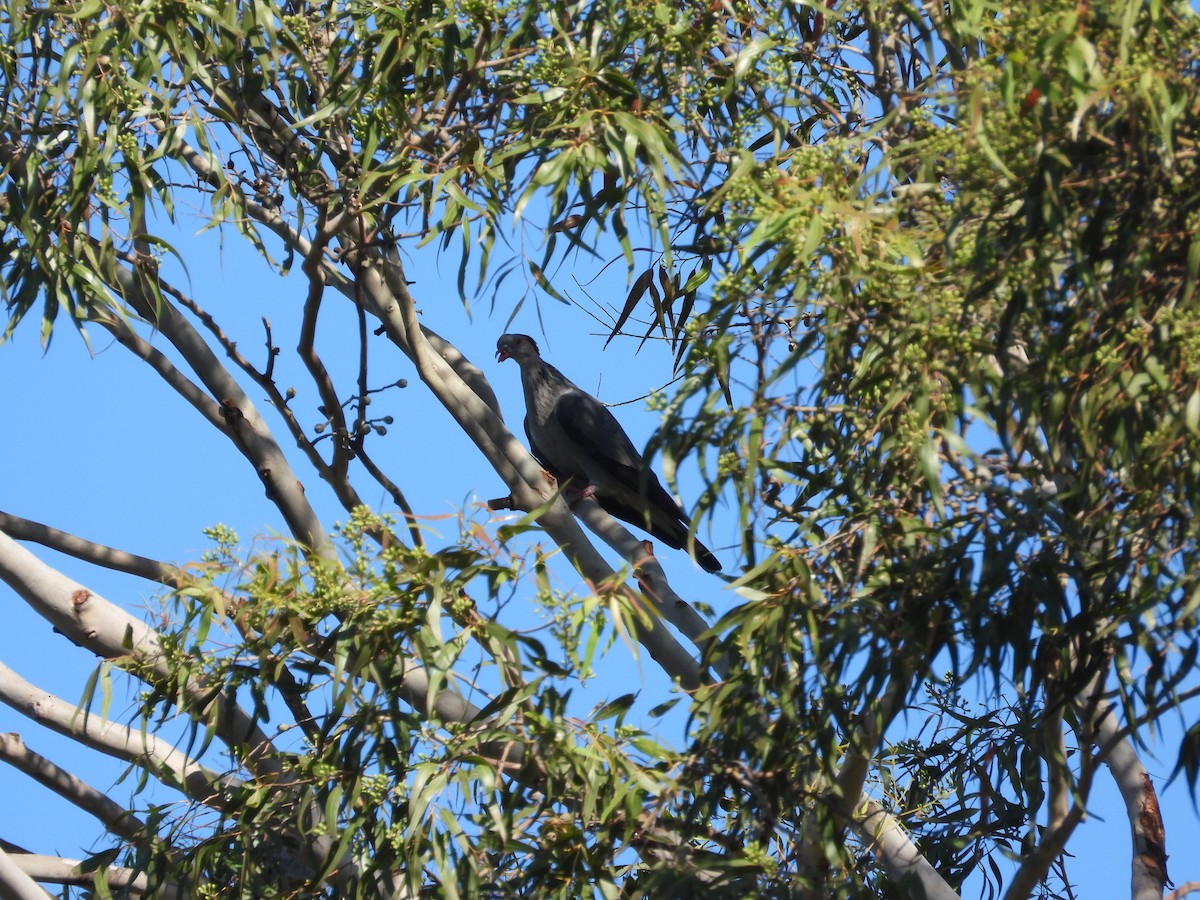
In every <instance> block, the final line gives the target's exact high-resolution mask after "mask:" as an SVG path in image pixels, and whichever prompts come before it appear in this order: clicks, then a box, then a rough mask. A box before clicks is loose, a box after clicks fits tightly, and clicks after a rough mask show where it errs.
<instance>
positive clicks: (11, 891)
mask: <svg viewBox="0 0 1200 900" xmlns="http://www.w3.org/2000/svg"><path fill="white" fill-rule="evenodd" d="M0 895H3V897H4V900H46V898H48V897H49V896H50V894H48V893H46V891H44V890H42V889H41V888H40V887H38V886H37V882H36V881H34V880H33V879H32V878H31V877H30V876H29V875H28V874H26V873H25V871H24V870H22V868H21V867H20V866H19V865H17V863H16V859H15V858H14V857H13V856H12V855H10V854H9V853H7V852H5V851H4V850H0Z"/></svg>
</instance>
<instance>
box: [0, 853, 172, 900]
mask: <svg viewBox="0 0 1200 900" xmlns="http://www.w3.org/2000/svg"><path fill="white" fill-rule="evenodd" d="M9 857H10V859H11V860H12V862H13V864H14V865H16V867H17V868H18V869H20V870H21V871H22V872H24V873H25V874H26V875H27V876H29V877H30V878H31V879H33V880H34V881H40V882H46V883H47V884H65V885H79V886H82V887H93V886H95V884H96V873H95V871H90V870H89V871H84V869H83V865H84V863H83V861H82V860H78V859H65V858H63V857H59V856H43V855H41V854H37V853H21V854H17V853H13V854H9ZM104 882H105V883H106V884H107V885H108V886H109V887H110V888H117V889H119V890H121V891H128V892H129V893H131V894H137V895H143V894H148V893H150V892H151V886H150V879H149V878H148V877H146V875H145V874H143V873H141V872H138V871H137V870H136V869H126V868H123V867H121V866H105V867H104ZM154 895H155V896H160V897H163V898H171V900H187V898H188V897H190V896H191V894H189V893H188V892H187V891H185V890H184V889H183V888H181V887H179V886H178V885H173V884H162V885H159V886H157V887H156V888H155V889H154ZM41 896H42V897H43V898H45V897H46V896H47V895H46V894H42V895H41Z"/></svg>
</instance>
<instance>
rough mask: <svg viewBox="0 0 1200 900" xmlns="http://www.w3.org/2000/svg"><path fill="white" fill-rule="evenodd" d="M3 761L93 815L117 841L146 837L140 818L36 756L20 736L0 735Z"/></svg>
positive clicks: (63, 770) (68, 773)
mask: <svg viewBox="0 0 1200 900" xmlns="http://www.w3.org/2000/svg"><path fill="white" fill-rule="evenodd" d="M0 759H2V760H4V761H5V762H6V763H8V764H9V765H12V766H14V767H15V768H17V769H20V770H21V771H22V772H24V773H25V774H26V775H28V776H29V777H30V778H33V779H34V780H36V781H38V782H39V783H40V784H43V785H45V786H46V787H48V788H50V790H52V791H54V792H55V793H56V794H58V795H59V796H60V797H65V798H66V799H67V800H70V801H71V802H72V803H74V804H75V805H76V806H78V807H79V808H80V809H82V810H83V811H84V812H88V813H91V814H92V815H93V816H95V817H96V818H97V819H99V820H100V821H101V822H102V823H104V827H105V829H106V830H108V831H110V832H112V833H113V834H115V835H117V836H118V837H121V838H124V839H125V840H127V841H130V842H134V841H136V840H138V839H139V837H143V836H144V835H145V833H146V824H145V823H144V822H142V821H141V820H140V819H138V817H137V816H135V815H134V814H133V813H131V812H129V810H127V809H126V808H125V807H123V806H121V805H120V804H119V803H117V802H116V801H114V800H111V799H109V797H108V796H106V795H105V794H103V793H101V792H100V791H98V790H96V789H95V788H94V787H92V786H91V785H90V784H88V783H87V782H84V781H81V780H80V779H78V778H76V777H75V776H74V775H72V774H71V773H70V772H68V771H67V770H66V769H63V768H60V767H59V766H57V765H55V764H54V763H52V762H51V761H50V760H48V759H46V757H44V756H41V755H40V754H37V753H34V752H33V751H32V750H30V749H29V748H28V747H27V746H26V745H25V742H24V741H23V740H21V736H20V735H19V734H14V733H10V734H0Z"/></svg>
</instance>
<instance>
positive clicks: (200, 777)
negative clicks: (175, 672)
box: [0, 663, 242, 809]
mask: <svg viewBox="0 0 1200 900" xmlns="http://www.w3.org/2000/svg"><path fill="white" fill-rule="evenodd" d="M0 702H3V703H6V704H8V705H9V706H11V707H12V708H13V709H15V710H17V711H18V712H20V713H21V714H22V715H24V716H26V717H28V718H30V719H32V720H33V721H35V722H37V723H38V724H40V725H44V726H45V727H46V728H49V729H50V730H51V731H56V732H58V733H59V734H63V735H66V736H67V737H70V738H73V739H74V740H76V741H78V742H79V743H81V744H83V745H84V746H85V747H90V748H91V749H93V750H99V751H100V752H101V753H105V754H107V755H108V756H115V757H116V758H117V759H123V760H125V761H126V762H132V763H135V764H137V765H139V766H141V767H142V768H145V769H148V770H149V771H150V772H151V773H152V774H153V775H154V776H155V777H157V778H160V779H161V778H162V775H163V773H167V774H169V775H170V776H171V778H172V779H173V780H174V782H175V783H176V784H177V785H178V786H179V788H180V789H181V790H182V791H183V792H184V793H185V794H186V795H187V796H188V797H190V798H191V799H193V800H195V801H197V802H199V803H203V804H204V805H206V806H212V807H214V808H216V809H227V808H228V802H227V801H228V798H229V795H230V793H231V792H232V791H234V790H237V789H238V788H241V787H242V782H241V781H240V780H238V779H236V778H233V777H232V776H225V775H218V774H217V773H216V772H214V771H212V770H211V769H209V768H207V767H205V766H203V765H201V764H200V763H199V762H197V761H196V760H194V759H191V758H189V757H188V756H186V755H185V754H184V753H182V752H180V751H179V750H176V749H175V748H174V747H172V746H171V745H170V744H168V743H167V742H166V741H163V740H161V739H160V738H157V737H155V736H154V735H152V734H150V733H148V732H145V731H143V730H141V729H136V730H135V729H132V728H128V727H126V726H124V725H121V724H120V723H118V722H112V721H109V720H106V719H102V718H100V717H99V716H95V715H92V714H91V713H89V712H87V711H84V710H80V709H79V708H78V707H77V706H76V705H75V704H73V703H68V702H67V701H65V700H63V699H61V698H59V697H56V696H54V695H53V694H48V693H46V692H45V691H43V690H40V689H39V688H37V687H36V686H34V685H32V684H30V683H29V682H28V681H26V680H25V679H23V678H21V676H20V675H18V674H17V673H16V672H14V671H13V670H12V669H10V668H9V667H8V666H6V665H4V663H0Z"/></svg>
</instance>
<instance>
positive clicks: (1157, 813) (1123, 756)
mask: <svg viewBox="0 0 1200 900" xmlns="http://www.w3.org/2000/svg"><path fill="white" fill-rule="evenodd" d="M1095 729H1096V735H1095V743H1096V745H1097V747H1098V748H1099V750H1098V753H1097V755H1098V757H1099V758H1100V759H1102V760H1103V761H1104V763H1105V765H1107V766H1108V769H1109V771H1110V772H1111V773H1112V776H1113V780H1114V781H1116V783H1117V790H1119V791H1120V792H1121V799H1122V800H1123V801H1124V802H1125V815H1126V816H1127V817H1128V819H1129V832H1130V837H1131V839H1132V843H1133V867H1132V868H1133V871H1132V875H1131V884H1130V887H1131V890H1130V897H1131V898H1132V900H1149V898H1151V897H1152V898H1154V900H1159V898H1160V897H1162V894H1163V891H1164V890H1165V889H1166V888H1167V887H1170V886H1171V879H1170V877H1169V876H1168V875H1167V846H1166V841H1167V838H1166V832H1165V830H1164V828H1163V820H1162V811H1161V810H1160V809H1159V806H1158V797H1157V795H1156V794H1155V791H1154V784H1153V782H1151V780H1150V773H1148V772H1147V771H1146V767H1145V766H1144V765H1143V764H1142V761H1141V759H1140V758H1139V757H1138V755H1137V751H1136V750H1135V749H1134V746H1133V741H1131V740H1130V739H1129V738H1128V737H1123V736H1121V734H1120V730H1121V729H1120V725H1119V723H1118V721H1117V715H1116V705H1115V704H1109V705H1107V706H1106V707H1105V708H1104V709H1103V710H1101V711H1100V713H1099V714H1098V715H1097V716H1096V719H1095Z"/></svg>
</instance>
